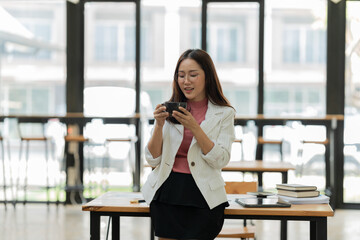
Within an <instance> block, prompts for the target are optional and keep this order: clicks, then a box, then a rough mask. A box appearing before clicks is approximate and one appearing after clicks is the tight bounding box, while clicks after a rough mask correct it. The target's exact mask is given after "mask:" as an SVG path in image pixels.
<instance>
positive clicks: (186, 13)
mask: <svg viewBox="0 0 360 240" xmlns="http://www.w3.org/2000/svg"><path fill="white" fill-rule="evenodd" d="M141 7H142V9H141V26H142V29H141V35H142V40H143V42H142V48H141V51H142V53H143V54H145V56H142V57H141V67H142V68H141V81H142V82H141V88H142V90H144V91H145V92H147V93H148V94H149V96H150V98H151V103H152V109H154V108H155V106H156V105H157V104H159V103H162V102H165V101H167V100H168V99H169V98H170V96H171V91H172V80H173V76H174V70H175V66H176V62H177V60H178V58H179V56H180V54H181V53H182V52H183V51H185V50H187V49H189V48H201V1H200V0H195V1H192V0H190V1H189V0H187V1H166V0H160V1H158V0H143V1H141ZM152 112H153V111H151V112H150V113H151V116H152Z"/></svg>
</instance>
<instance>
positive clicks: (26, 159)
mask: <svg viewBox="0 0 360 240" xmlns="http://www.w3.org/2000/svg"><path fill="white" fill-rule="evenodd" d="M29 145H30V142H29V141H26V152H25V161H26V162H25V181H24V205H25V204H26V202H27V187H28V164H29Z"/></svg>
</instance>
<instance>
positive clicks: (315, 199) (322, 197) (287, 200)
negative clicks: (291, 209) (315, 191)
mask: <svg viewBox="0 0 360 240" xmlns="http://www.w3.org/2000/svg"><path fill="white" fill-rule="evenodd" d="M278 197H279V202H285V203H291V204H320V203H329V201H330V198H329V197H328V196H326V195H319V196H317V197H307V198H297V197H288V196H280V195H279V196H278Z"/></svg>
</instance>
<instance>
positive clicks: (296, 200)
mask: <svg viewBox="0 0 360 240" xmlns="http://www.w3.org/2000/svg"><path fill="white" fill-rule="evenodd" d="M276 189H277V194H278V197H279V201H283V202H287V203H292V204H311V203H313V204H317V203H329V200H330V198H329V197H328V196H325V195H320V192H319V191H318V190H317V187H316V186H311V185H302V184H276Z"/></svg>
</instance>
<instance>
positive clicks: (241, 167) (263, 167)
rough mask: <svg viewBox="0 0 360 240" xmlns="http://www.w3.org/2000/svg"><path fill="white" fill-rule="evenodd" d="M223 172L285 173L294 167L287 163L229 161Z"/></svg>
mask: <svg viewBox="0 0 360 240" xmlns="http://www.w3.org/2000/svg"><path fill="white" fill-rule="evenodd" d="M222 170H223V171H249V172H254V171H264V172H287V171H289V170H295V166H294V165H293V164H291V163H289V162H268V161H265V160H256V161H231V162H229V163H228V165H227V166H226V167H224V168H223V169H222Z"/></svg>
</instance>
